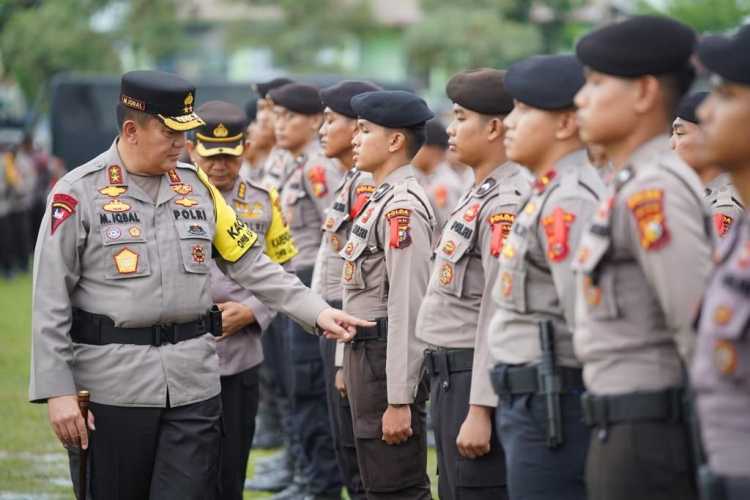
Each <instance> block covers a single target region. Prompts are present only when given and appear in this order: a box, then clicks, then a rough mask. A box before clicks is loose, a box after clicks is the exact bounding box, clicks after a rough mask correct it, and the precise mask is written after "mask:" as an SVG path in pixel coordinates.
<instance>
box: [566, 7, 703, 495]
mask: <svg viewBox="0 0 750 500" xmlns="http://www.w3.org/2000/svg"><path fill="white" fill-rule="evenodd" d="M694 45H695V34H694V33H693V31H692V30H691V29H690V28H688V27H686V26H684V25H682V24H680V23H679V22H677V21H674V20H672V19H668V18H663V17H651V16H643V17H634V18H630V19H628V20H626V21H623V22H621V23H618V24H613V25H610V26H607V27H604V28H601V29H599V30H597V31H594V32H593V33H590V34H589V35H587V36H585V37H584V38H582V39H581V41H580V42H579V43H578V45H577V47H576V53H577V55H578V57H579V59H580V60H581V61H582V62H583V64H585V65H586V66H587V67H588V73H587V76H586V85H585V86H584V87H583V88H582V89H581V91H580V92H579V93H578V95H577V96H576V104H577V105H578V108H579V111H578V119H579V121H580V122H581V124H582V125H581V133H582V137H583V139H584V140H586V141H589V142H592V143H595V144H601V145H602V146H603V147H604V148H605V150H606V152H607V154H608V156H609V158H610V159H611V161H612V164H613V167H614V168H615V171H616V176H615V179H614V181H613V184H612V185H611V186H610V188H611V189H610V192H609V193H608V198H607V200H605V202H604V203H603V204H602V205H601V206H600V208H599V209H598V210H597V212H596V214H595V216H594V219H593V220H592V222H591V223H590V226H589V228H588V229H587V231H586V234H585V235H584V237H583V238H582V239H581V243H580V245H579V251H578V255H577V256H576V263H575V267H576V271H577V276H576V280H577V289H578V298H577V311H576V320H577V326H576V331H575V337H574V343H575V352H576V355H577V357H578V358H579V359H580V360H581V362H582V363H583V369H584V381H585V384H586V390H587V391H588V392H587V394H586V395H584V397H583V403H584V414H585V418H586V421H587V423H589V424H590V425H592V426H594V427H595V430H594V432H592V436H591V446H590V448H589V454H588V458H587V466H586V480H587V487H588V492H589V496H590V497H591V498H597V499H604V500H609V499H632V498H643V499H651V498H653V499H656V498H658V499H668V498H675V499H677V498H679V499H683V500H684V499H689V498H695V496H696V491H695V488H694V483H693V480H692V479H693V477H692V474H691V473H690V472H691V470H690V466H691V465H690V453H689V450H688V439H687V433H686V425H685V415H684V412H683V411H682V408H683V406H682V397H683V389H682V388H683V387H684V385H685V383H686V380H685V379H686V375H685V368H684V367H685V365H686V364H687V363H690V360H691V358H692V352H693V345H694V338H695V335H694V332H693V330H692V319H693V313H694V311H695V307H696V305H697V303H698V301H699V299H700V294H701V291H702V290H703V288H704V286H705V284H706V276H707V274H708V269H709V267H710V258H709V253H710V246H711V235H710V227H707V225H706V224H705V217H704V216H705V209H704V205H703V187H702V186H701V184H700V179H698V177H697V175H696V174H695V172H694V171H693V170H692V169H690V168H689V167H688V166H687V165H685V164H684V163H683V162H682V161H681V160H680V159H679V158H678V157H677V156H676V154H675V153H674V152H673V151H671V149H670V146H669V137H668V136H667V131H668V130H669V125H670V123H671V121H672V113H673V112H674V110H675V108H676V106H677V103H678V102H679V100H680V98H681V97H682V95H683V94H684V92H685V90H686V89H687V88H688V87H689V86H690V83H691V82H692V79H693V75H694V72H693V70H692V67H690V63H689V59H690V56H691V54H692V51H693V47H694Z"/></svg>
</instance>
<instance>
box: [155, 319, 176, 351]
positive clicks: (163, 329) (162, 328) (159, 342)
mask: <svg viewBox="0 0 750 500" xmlns="http://www.w3.org/2000/svg"><path fill="white" fill-rule="evenodd" d="M152 329H153V339H152V341H151V345H153V346H154V347H161V346H163V345H164V344H174V334H172V335H170V332H169V325H164V324H158V325H154V326H153V327H152ZM173 331H174V330H173Z"/></svg>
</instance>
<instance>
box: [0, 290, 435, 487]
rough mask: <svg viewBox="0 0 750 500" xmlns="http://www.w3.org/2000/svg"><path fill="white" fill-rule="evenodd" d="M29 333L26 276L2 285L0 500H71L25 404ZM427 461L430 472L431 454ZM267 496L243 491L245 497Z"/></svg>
mask: <svg viewBox="0 0 750 500" xmlns="http://www.w3.org/2000/svg"><path fill="white" fill-rule="evenodd" d="M30 332H31V277H30V275H24V276H20V277H17V278H15V279H13V280H10V281H0V335H1V336H2V337H1V338H2V348H1V349H0V500H37V499H39V500H41V499H44V500H52V499H70V498H74V496H73V493H72V488H71V486H70V480H69V473H68V466H67V455H65V453H64V452H65V450H64V449H63V448H62V446H61V445H60V444H59V443H58V442H57V439H56V438H55V436H54V434H53V433H52V430H51V429H50V427H49V425H48V424H47V407H46V405H33V404H30V403H28V402H27V389H28V380H29V347H30ZM268 453H270V452H267V451H265V452H264V451H260V450H258V451H253V452H252V454H251V455H250V463H249V464H248V477H251V476H252V473H253V471H252V468H253V462H254V460H255V459H257V458H258V457H260V456H263V455H266V454H268ZM429 461H430V463H429V466H428V468H429V470H430V472H431V473H433V472H434V471H435V454H434V451H432V450H431V451H430V458H429ZM431 476H432V479H433V494H434V495H435V497H437V493H436V490H437V488H436V486H437V484H436V482H435V478H434V475H432V474H431ZM267 496H268V495H263V494H251V493H249V492H246V493H245V498H246V499H251V498H264V497H267Z"/></svg>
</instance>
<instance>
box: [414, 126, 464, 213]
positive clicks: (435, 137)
mask: <svg viewBox="0 0 750 500" xmlns="http://www.w3.org/2000/svg"><path fill="white" fill-rule="evenodd" d="M425 131H426V132H427V139H425V143H424V146H422V149H420V150H419V152H418V153H417V156H415V157H414V159H413V160H412V161H411V164H412V166H413V167H414V169H415V170H414V171H415V172H416V174H417V180H418V181H419V183H420V184H421V185H422V187H423V188H424V190H425V191H426V192H427V196H429V197H430V202H431V203H432V208H433V210H435V213H436V214H437V216H438V224H439V226H440V227H442V226H443V224H445V221H446V220H448V217H450V215H451V213H452V212H453V209H454V208H455V207H456V203H458V200H459V199H460V198H461V196H462V195H463V194H464V193H465V191H466V190H465V189H464V184H463V182H462V179H461V178H460V177H459V176H458V174H457V173H456V172H454V171H453V169H452V168H451V167H450V166H448V163H447V161H446V156H447V155H446V152H447V150H448V134H446V132H445V125H443V123H442V122H441V121H440V120H439V119H438V118H433V119H432V120H430V121H428V122H427V124H426V125H425Z"/></svg>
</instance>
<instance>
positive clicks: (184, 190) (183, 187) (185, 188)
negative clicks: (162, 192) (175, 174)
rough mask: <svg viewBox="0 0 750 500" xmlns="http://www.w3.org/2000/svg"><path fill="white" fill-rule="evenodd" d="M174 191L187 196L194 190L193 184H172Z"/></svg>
mask: <svg viewBox="0 0 750 500" xmlns="http://www.w3.org/2000/svg"><path fill="white" fill-rule="evenodd" d="M172 191H174V192H175V193H177V194H180V195H182V196H187V195H189V194H190V193H192V192H193V186H191V185H190V184H174V185H173V186H172Z"/></svg>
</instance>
